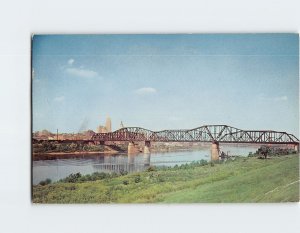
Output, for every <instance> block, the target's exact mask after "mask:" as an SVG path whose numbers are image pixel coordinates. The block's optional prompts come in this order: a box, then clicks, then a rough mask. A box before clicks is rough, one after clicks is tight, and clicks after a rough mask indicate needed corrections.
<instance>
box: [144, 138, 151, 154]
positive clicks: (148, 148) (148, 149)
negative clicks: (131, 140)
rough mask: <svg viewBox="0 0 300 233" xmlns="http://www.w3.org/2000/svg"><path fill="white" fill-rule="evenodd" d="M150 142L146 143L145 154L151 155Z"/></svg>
mask: <svg viewBox="0 0 300 233" xmlns="http://www.w3.org/2000/svg"><path fill="white" fill-rule="evenodd" d="M150 146H151V144H150V141H145V147H144V154H150Z"/></svg>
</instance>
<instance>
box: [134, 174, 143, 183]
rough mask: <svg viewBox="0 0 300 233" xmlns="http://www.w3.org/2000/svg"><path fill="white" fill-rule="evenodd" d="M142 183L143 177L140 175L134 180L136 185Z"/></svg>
mask: <svg viewBox="0 0 300 233" xmlns="http://www.w3.org/2000/svg"><path fill="white" fill-rule="evenodd" d="M140 181H141V176H140V175H138V176H136V177H135V178H134V182H135V183H139V182H140Z"/></svg>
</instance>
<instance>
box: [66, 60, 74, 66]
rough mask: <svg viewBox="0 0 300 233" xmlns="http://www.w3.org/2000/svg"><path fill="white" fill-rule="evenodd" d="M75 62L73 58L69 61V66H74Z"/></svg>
mask: <svg viewBox="0 0 300 233" xmlns="http://www.w3.org/2000/svg"><path fill="white" fill-rule="evenodd" d="M74 61H75V60H74V59H73V58H71V59H69V60H68V64H69V65H70V66H71V65H73V63H74Z"/></svg>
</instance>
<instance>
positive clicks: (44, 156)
mask: <svg viewBox="0 0 300 233" xmlns="http://www.w3.org/2000/svg"><path fill="white" fill-rule="evenodd" d="M119 153H120V152H119V151H112V150H110V151H109V150H108V151H75V152H46V153H33V154H32V158H33V161H38V160H48V159H68V158H76V157H81V156H83V155H84V156H93V155H114V154H119Z"/></svg>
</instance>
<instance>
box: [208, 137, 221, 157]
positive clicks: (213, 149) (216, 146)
mask: <svg viewBox="0 0 300 233" xmlns="http://www.w3.org/2000/svg"><path fill="white" fill-rule="evenodd" d="M219 151H220V148H219V142H216V141H214V142H213V143H212V144H211V151H210V152H211V157H210V158H211V161H218V160H219Z"/></svg>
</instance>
